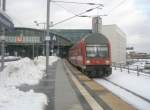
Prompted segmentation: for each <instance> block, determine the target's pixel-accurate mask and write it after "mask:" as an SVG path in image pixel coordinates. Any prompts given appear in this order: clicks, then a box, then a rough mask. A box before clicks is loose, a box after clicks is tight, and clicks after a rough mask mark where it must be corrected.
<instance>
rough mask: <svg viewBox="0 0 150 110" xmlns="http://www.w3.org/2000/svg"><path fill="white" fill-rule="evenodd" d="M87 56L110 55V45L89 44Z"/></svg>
mask: <svg viewBox="0 0 150 110" xmlns="http://www.w3.org/2000/svg"><path fill="white" fill-rule="evenodd" d="M86 55H87V57H105V58H106V57H108V55H109V52H108V47H107V46H106V45H105V46H87V47H86Z"/></svg>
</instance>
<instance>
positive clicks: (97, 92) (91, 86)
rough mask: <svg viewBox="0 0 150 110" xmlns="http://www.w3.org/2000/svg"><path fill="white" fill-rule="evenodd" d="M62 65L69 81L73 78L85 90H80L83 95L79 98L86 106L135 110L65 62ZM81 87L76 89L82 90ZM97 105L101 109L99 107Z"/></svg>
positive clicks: (109, 109)
mask: <svg viewBox="0 0 150 110" xmlns="http://www.w3.org/2000/svg"><path fill="white" fill-rule="evenodd" d="M64 65H65V66H66V70H67V71H68V72H67V73H68V76H69V77H71V80H74V78H73V76H74V77H75V79H77V80H78V81H79V82H80V84H81V86H82V87H83V88H85V90H81V91H82V92H83V94H82V93H81V95H80V98H81V96H84V98H85V99H87V102H88V103H89V104H88V105H90V107H92V109H93V110H96V109H95V107H96V108H101V107H102V109H104V110H136V108H135V107H133V106H132V105H130V104H128V103H127V102H125V101H124V100H122V99H120V98H119V97H118V96H116V95H114V94H113V93H112V92H111V91H109V90H107V89H106V88H105V87H104V86H102V85H101V84H98V83H96V82H95V81H94V80H93V79H91V78H89V77H87V76H86V75H84V74H83V73H82V72H81V71H79V70H78V69H77V68H75V67H73V66H72V65H70V64H69V63H68V62H67V61H66V62H65V63H64ZM69 71H70V72H69ZM82 87H81V88H80V87H77V88H80V89H82ZM81 91H80V92H81ZM85 91H87V92H85ZM86 93H88V94H86ZM89 95H90V96H89ZM85 96H86V97H85ZM87 96H88V97H87ZM90 97H91V98H90ZM93 103H94V104H93ZM93 105H94V106H93ZM99 105H100V106H101V107H99ZM85 110H87V109H85ZM98 110H100V109H98Z"/></svg>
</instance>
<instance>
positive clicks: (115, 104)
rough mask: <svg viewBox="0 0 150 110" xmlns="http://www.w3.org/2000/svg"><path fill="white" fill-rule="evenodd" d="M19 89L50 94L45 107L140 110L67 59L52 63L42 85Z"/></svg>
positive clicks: (54, 109)
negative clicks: (89, 76)
mask: <svg viewBox="0 0 150 110" xmlns="http://www.w3.org/2000/svg"><path fill="white" fill-rule="evenodd" d="M19 89H21V90H23V91H28V90H30V89H33V90H34V91H35V92H40V93H44V94H46V95H47V97H48V99H49V102H48V105H47V106H46V107H45V109H44V110H136V109H135V108H134V107H132V105H129V104H127V103H126V102H124V101H123V100H121V99H120V98H119V97H117V96H115V95H114V94H112V93H111V91H108V90H107V89H106V88H104V87H103V86H101V85H99V84H97V83H96V82H94V81H93V80H92V79H90V78H88V77H87V76H85V75H83V74H82V73H81V72H80V71H78V70H77V69H76V68H74V67H73V66H72V65H70V64H69V63H68V62H67V61H66V60H59V61H57V62H56V63H54V64H53V65H52V66H49V68H48V74H47V76H45V77H44V78H43V79H42V80H41V81H40V83H39V84H38V85H35V86H28V85H23V86H21V87H19Z"/></svg>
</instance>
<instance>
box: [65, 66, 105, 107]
mask: <svg viewBox="0 0 150 110" xmlns="http://www.w3.org/2000/svg"><path fill="white" fill-rule="evenodd" d="M64 66H65V68H66V70H67V72H68V74H69V75H70V77H71V79H72V81H73V82H74V84H75V85H76V87H77V88H78V89H79V91H80V92H81V94H82V95H83V97H84V98H85V100H86V101H87V102H88V104H89V105H90V107H91V108H92V109H93V110H104V109H103V108H102V107H101V106H100V105H99V104H98V103H97V101H96V100H95V99H94V98H93V97H92V96H91V95H90V93H89V92H88V91H87V90H86V89H85V88H84V87H83V86H82V85H81V84H80V82H79V80H78V79H77V78H76V77H75V76H74V75H73V74H71V71H70V70H69V69H68V68H67V67H66V65H65V64H64Z"/></svg>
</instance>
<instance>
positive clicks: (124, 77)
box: [95, 70, 150, 110]
mask: <svg viewBox="0 0 150 110" xmlns="http://www.w3.org/2000/svg"><path fill="white" fill-rule="evenodd" d="M106 79H108V80H110V81H112V82H114V83H116V84H118V85H119V86H121V87H124V88H127V89H128V90H130V91H133V92H135V93H136V94H139V95H141V96H143V97H145V98H147V99H149V100H150V95H149V93H150V86H148V84H150V77H148V76H143V75H140V76H137V74H135V73H130V74H128V72H127V71H123V72H120V70H113V71H112V75H111V76H109V77H107V78H106ZM95 80H96V82H98V83H100V84H102V85H103V86H105V87H106V88H107V89H109V90H110V91H112V92H113V93H115V94H116V95H118V96H119V97H121V98H122V99H123V100H125V101H127V102H128V103H130V104H132V105H134V106H135V107H137V108H138V109H139V110H149V108H150V104H149V103H148V102H145V101H143V100H142V99H140V98H138V97H136V96H133V95H132V94H130V93H128V92H126V91H124V90H122V89H120V88H119V87H116V86H114V85H113V84H111V83H109V82H107V81H105V80H103V79H95Z"/></svg>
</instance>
